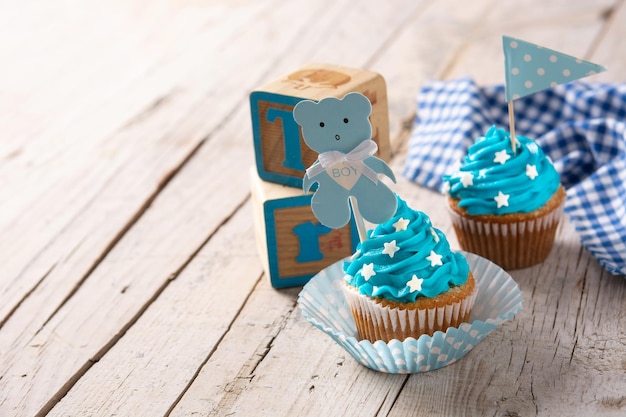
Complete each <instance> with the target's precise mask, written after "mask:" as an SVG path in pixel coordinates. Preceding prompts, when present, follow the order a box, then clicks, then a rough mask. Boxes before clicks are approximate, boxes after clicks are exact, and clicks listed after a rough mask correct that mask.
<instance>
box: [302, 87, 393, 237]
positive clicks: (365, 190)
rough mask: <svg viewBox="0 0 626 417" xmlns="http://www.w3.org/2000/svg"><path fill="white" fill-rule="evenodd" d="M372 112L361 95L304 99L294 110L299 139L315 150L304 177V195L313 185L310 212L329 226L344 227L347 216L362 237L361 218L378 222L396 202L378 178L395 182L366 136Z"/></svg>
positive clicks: (375, 146) (389, 214)
mask: <svg viewBox="0 0 626 417" xmlns="http://www.w3.org/2000/svg"><path fill="white" fill-rule="evenodd" d="M371 112H372V105H371V103H370V101H369V100H368V99H367V97H365V96H364V95H363V94H360V93H348V94H346V95H345V96H344V97H343V98H341V99H338V98H335V97H327V98H324V99H322V100H320V101H319V102H315V101H312V100H303V101H300V102H299V103H298V104H296V106H295V107H294V109H293V117H294V119H295V121H296V122H297V123H298V124H299V125H300V127H301V128H302V137H303V138H304V142H305V143H306V144H307V146H308V147H309V148H311V149H313V150H314V151H316V152H318V153H319V157H318V159H317V161H315V163H314V164H313V165H311V166H310V167H309V168H308V169H307V170H306V173H305V175H304V178H303V189H304V192H305V193H306V192H308V191H309V190H310V189H311V187H312V186H313V185H314V184H315V183H317V190H315V194H314V195H313V198H312V199H311V208H312V210H313V214H314V215H315V217H316V218H317V219H318V220H319V221H320V223H322V224H323V225H325V226H327V227H330V228H333V229H337V228H340V227H342V226H345V225H346V224H347V223H348V222H349V221H350V217H351V214H352V215H353V216H354V218H355V221H356V224H357V230H358V231H359V239H360V240H361V241H364V240H365V239H367V233H366V231H365V224H364V221H363V220H364V219H365V220H367V221H369V222H371V223H383V222H384V221H386V220H388V219H389V218H391V217H392V216H393V214H394V213H395V211H396V206H397V201H396V196H395V194H394V193H393V191H391V190H390V189H389V188H388V187H387V186H386V185H385V184H384V183H383V182H382V181H380V179H379V177H378V175H379V174H383V175H386V176H387V177H389V178H390V179H391V180H393V181H394V182H395V181H396V179H395V176H394V174H393V171H392V170H391V168H389V166H388V165H387V164H386V163H385V162H384V161H383V160H381V159H379V158H377V157H375V156H374V153H376V151H377V150H378V146H377V145H376V142H374V141H373V140H371V137H372V126H371V124H370V121H369V115H370V113H371Z"/></svg>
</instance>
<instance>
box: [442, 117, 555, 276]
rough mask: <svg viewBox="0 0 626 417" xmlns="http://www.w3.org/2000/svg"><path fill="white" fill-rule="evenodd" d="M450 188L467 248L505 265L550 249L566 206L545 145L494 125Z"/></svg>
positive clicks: (529, 261) (450, 178)
mask: <svg viewBox="0 0 626 417" xmlns="http://www.w3.org/2000/svg"><path fill="white" fill-rule="evenodd" d="M443 179H444V190H443V191H444V192H445V193H447V194H448V196H449V198H448V203H449V207H450V214H451V217H452V224H453V226H454V230H455V232H456V235H457V237H458V240H459V245H460V246H461V248H462V249H464V250H466V251H469V252H473V253H476V254H478V255H480V256H483V257H485V258H488V259H490V260H491V261H493V262H495V263H497V264H498V265H500V266H501V267H503V268H504V269H517V268H525V267H528V266H532V265H535V264H537V263H540V262H542V261H543V260H544V259H545V258H546V257H547V256H548V254H549V253H550V250H551V249H552V245H553V242H554V237H555V234H556V229H557V227H558V225H559V221H560V219H561V216H562V213H563V206H564V204H565V198H566V194H565V190H564V189H563V187H562V186H561V183H560V179H559V174H558V173H557V171H556V170H555V168H554V166H553V165H552V163H551V162H550V160H549V159H548V158H547V157H546V155H545V154H544V153H543V151H542V150H541V148H540V147H539V146H538V145H537V144H536V143H535V142H534V141H533V140H531V139H529V138H527V137H525V136H517V137H516V143H515V151H513V148H512V146H511V138H510V135H509V133H508V132H506V131H504V130H503V129H497V128H496V127H495V126H492V127H491V128H490V129H489V131H488V132H487V134H486V135H485V136H484V137H481V138H478V139H477V140H476V142H475V143H474V144H473V145H472V146H470V148H469V149H468V154H467V156H466V157H465V158H464V160H463V162H462V164H461V167H460V169H459V170H458V171H456V172H454V173H453V174H451V175H446V176H444V178H443Z"/></svg>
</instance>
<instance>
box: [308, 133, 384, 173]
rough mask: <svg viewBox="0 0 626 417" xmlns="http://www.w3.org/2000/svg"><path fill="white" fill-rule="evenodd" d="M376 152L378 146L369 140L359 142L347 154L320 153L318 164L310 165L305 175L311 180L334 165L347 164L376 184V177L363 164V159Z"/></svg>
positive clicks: (370, 169)
mask: <svg viewBox="0 0 626 417" xmlns="http://www.w3.org/2000/svg"><path fill="white" fill-rule="evenodd" d="M377 150H378V145H377V144H376V142H374V141H373V140H371V139H370V140H365V141H363V142H361V143H360V144H359V145H358V146H357V147H355V148H354V149H352V150H351V151H350V152H348V153H343V152H339V151H328V152H322V153H321V154H319V157H318V158H317V161H318V163H317V164H313V165H311V166H310V167H309V168H308V169H307V170H306V175H307V176H308V177H309V178H313V177H314V176H316V175H318V174H320V173H321V172H323V171H324V170H325V169H326V168H329V167H331V166H333V165H335V164H340V163H343V162H347V163H348V164H350V165H351V166H352V167H354V168H356V169H357V170H358V171H361V172H362V174H363V175H365V176H366V177H367V178H369V179H370V180H371V181H372V182H373V183H375V184H378V175H376V172H375V171H374V170H373V169H372V168H370V167H369V166H367V165H365V163H364V162H363V160H364V159H366V158H368V157H370V156H372V155H374V154H375V153H376V151H377Z"/></svg>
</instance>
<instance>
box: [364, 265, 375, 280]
mask: <svg viewBox="0 0 626 417" xmlns="http://www.w3.org/2000/svg"><path fill="white" fill-rule="evenodd" d="M361 275H363V278H365V281H369V279H370V278H371V277H373V276H374V275H376V272H374V264H365V265H363V268H361Z"/></svg>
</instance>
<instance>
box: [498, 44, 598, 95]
mask: <svg viewBox="0 0 626 417" xmlns="http://www.w3.org/2000/svg"><path fill="white" fill-rule="evenodd" d="M502 47H503V48H504V67H505V81H506V100H507V101H512V100H515V99H518V98H520V97H524V96H526V95H528V94H532V93H535V92H537V91H540V90H545V89H547V88H550V87H554V86H556V85H559V84H565V83H567V82H570V81H574V80H578V79H580V78H584V77H588V76H590V75H593V74H597V73H599V72H602V71H606V68H605V67H603V66H602V65H598V64H594V63H593V62H589V61H584V60H582V59H579V58H576V57H573V56H570V55H566V54H564V53H562V52H558V51H554V50H552V49H548V48H544V47H542V46H539V45H535V44H533V43H530V42H526V41H523V40H520V39H515V38H511V37H509V36H503V37H502Z"/></svg>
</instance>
